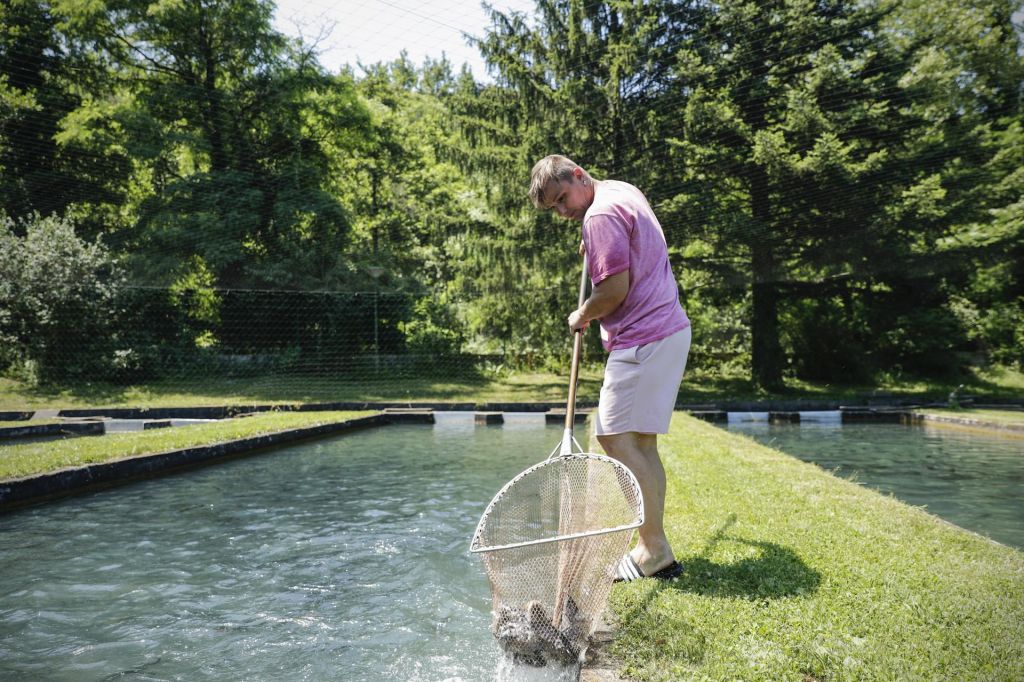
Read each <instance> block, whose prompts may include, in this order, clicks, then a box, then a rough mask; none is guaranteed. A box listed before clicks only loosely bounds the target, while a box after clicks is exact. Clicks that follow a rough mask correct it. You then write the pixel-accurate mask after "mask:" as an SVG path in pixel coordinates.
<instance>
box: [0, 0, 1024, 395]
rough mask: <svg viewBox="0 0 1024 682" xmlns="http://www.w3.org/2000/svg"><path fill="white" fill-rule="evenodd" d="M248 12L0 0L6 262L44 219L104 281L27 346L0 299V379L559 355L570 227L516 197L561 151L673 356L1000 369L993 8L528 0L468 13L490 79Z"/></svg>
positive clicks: (1011, 166) (14, 313) (1004, 278)
mask: <svg viewBox="0 0 1024 682" xmlns="http://www.w3.org/2000/svg"><path fill="white" fill-rule="evenodd" d="M273 9H274V8H273V4H272V3H270V2H268V1H267V0H211V1H209V2H203V3H196V2H158V3H152V2H149V1H148V0H115V1H114V2H106V3H98V2H92V1H86V0H56V1H54V2H42V1H38V0H11V1H10V2H6V3H3V5H2V6H0V210H5V211H6V212H7V214H8V215H10V216H12V217H13V218H14V220H13V221H9V222H8V227H7V228H6V229H7V231H8V236H7V237H5V239H7V240H8V241H7V242H5V243H9V244H14V243H15V242H14V241H11V240H14V239H21V238H23V237H25V234H26V233H25V230H26V229H27V227H26V226H27V225H29V224H31V223H34V222H39V221H37V220H35V219H29V216H30V215H32V213H33V212H39V213H40V214H42V215H49V214H51V213H56V214H58V215H65V216H67V217H68V220H70V221H72V222H73V223H74V225H75V232H76V233H77V235H78V237H77V238H78V239H80V240H84V241H83V243H91V240H92V239H93V237H94V236H95V235H103V243H104V244H107V245H108V246H109V248H110V249H111V252H112V253H116V254H117V255H118V257H122V256H123V257H124V262H125V263H126V264H127V268H128V271H129V272H130V273H131V274H130V278H131V283H132V287H131V288H119V287H118V282H119V280H116V279H115V280H110V281H109V282H106V284H108V285H109V286H110V287H111V288H112V290H113V289H117V295H116V296H115V295H114V294H113V293H111V294H110V295H109V296H107V295H105V297H101V299H100V300H104V301H107V304H108V309H107V311H108V314H107V315H106V316H104V317H105V319H111V320H113V321H114V322H113V323H111V324H113V326H109V325H108V326H105V327H102V328H99V327H97V328H96V329H95V330H94V332H95V333H94V334H93V336H91V337H90V339H91V340H89V341H88V342H86V341H81V344H85V345H81V348H82V349H85V350H82V352H81V353H79V351H77V350H74V351H72V350H70V348H71V346H66V348H67V349H69V350H63V351H59V352H58V351H56V350H53V351H52V352H51V351H47V352H48V353H50V355H49V356H47V357H48V358H49V359H47V360H45V361H40V360H39V359H38V358H40V357H43V355H44V352H43V346H42V345H40V346H39V347H38V348H35V349H34V350H32V351H31V353H29V351H28V350H27V349H28V344H29V343H30V342H29V341H28V340H25V337H24V335H22V333H21V332H20V331H18V329H20V328H18V327H17V325H15V324H14V322H11V321H10V320H14V319H15V318H16V317H17V318H18V319H22V320H27V319H30V318H31V319H36V317H38V316H36V317H33V315H35V313H32V315H29V313H28V312H26V310H28V309H29V308H33V306H35V308H38V307H39V306H36V305H35V304H31V303H27V302H24V301H15V302H14V303H12V306H13V307H12V308H11V309H10V310H7V309H0V316H4V320H5V321H4V322H2V324H3V325H6V326H3V329H4V332H3V333H4V334H6V337H5V338H6V339H8V340H10V339H15V338H16V339H18V340H17V341H16V342H15V341H9V342H8V343H6V344H5V346H4V348H5V351H6V355H5V357H4V358H2V359H0V361H2V362H3V363H4V364H6V365H10V364H11V363H13V362H21V363H22V364H25V363H35V365H33V366H36V365H38V366H39V367H41V368H42V367H43V365H47V366H48V367H49V369H46V368H42V369H40V371H41V372H43V373H51V374H50V375H51V376H57V375H59V374H60V373H61V372H63V371H64V370H62V369H60V368H59V367H57V366H56V365H55V364H54V363H57V364H59V362H60V361H58V360H57V359H56V358H57V357H58V356H61V354H62V353H67V354H65V355H63V357H64V358H65V361H66V362H67V363H68V366H67V373H70V374H78V375H81V376H85V375H86V374H87V372H85V370H84V369H82V368H84V367H85V365H84V364H82V363H84V362H86V360H87V359H89V358H92V359H96V358H101V357H102V358H110V357H113V358H114V359H113V360H112V363H113V366H112V367H107V369H105V370H103V371H107V372H113V373H114V374H116V375H117V376H118V377H119V378H120V380H122V381H126V380H129V379H132V378H135V379H139V378H147V377H148V378H152V377H154V376H162V375H165V374H169V373H182V372H193V373H195V372H199V371H204V372H207V371H209V372H212V371H220V372H226V373H228V374H244V373H255V372H257V371H262V370H265V369H266V368H269V367H273V368H275V369H289V370H290V371H295V372H299V373H304V374H306V375H309V374H311V373H314V372H318V371H325V370H326V369H327V368H356V367H357V366H359V367H360V370H359V371H370V370H367V368H366V367H364V366H362V365H359V363H360V362H362V363H365V362H366V360H365V357H364V358H362V359H359V357H357V356H365V355H367V354H369V353H374V354H376V355H388V356H396V355H399V354H403V353H404V354H413V355H417V354H419V355H423V354H426V355H430V354H446V355H452V356H457V355H458V354H459V353H461V352H465V351H467V350H468V351H472V352H480V353H486V354H492V353H504V354H506V356H507V357H506V358H505V360H504V361H503V362H502V365H503V366H505V367H512V366H520V367H534V368H550V369H560V368H561V367H562V364H563V363H564V360H565V358H566V357H567V356H568V347H569V339H568V335H567V333H566V330H565V324H564V320H565V317H566V315H567V313H568V311H569V310H571V309H572V307H574V304H575V295H576V287H577V283H578V279H577V278H578V272H579V266H580V263H579V258H578V255H577V245H578V242H579V232H578V226H577V225H575V224H570V223H566V222H563V221H559V220H556V219H553V218H552V217H551V216H550V215H548V214H545V213H542V212H537V211H534V210H533V209H532V208H531V207H529V205H528V202H527V201H526V198H525V190H526V184H527V173H528V170H529V168H530V166H531V164H532V163H533V162H534V161H535V160H536V159H537V158H539V157H541V156H543V155H546V154H548V153H551V152H562V153H566V154H568V155H569V156H571V157H573V158H575V159H576V160H577V161H579V162H580V163H582V164H583V165H585V166H586V167H587V168H589V169H591V170H593V171H594V173H595V174H596V175H597V176H598V177H599V178H603V177H610V178H617V179H623V180H626V181H629V182H632V183H634V184H636V185H638V186H639V187H640V188H641V189H642V190H643V191H644V192H645V193H646V194H647V195H648V197H649V198H650V199H651V201H652V204H653V205H654V207H655V210H656V212H657V214H658V215H659V217H660V219H661V222H662V225H663V228H664V231H665V235H666V238H667V241H668V243H669V247H670V254H671V258H672V262H673V266H674V268H675V271H676V273H677V276H678V279H679V283H680V289H681V294H682V297H683V301H684V305H685V307H686V308H687V309H688V311H689V313H690V316H691V318H692V320H693V322H694V328H695V345H694V349H693V357H692V361H691V368H692V369H694V370H698V371H701V372H711V373H714V372H719V373H720V374H722V375H728V376H733V375H735V374H736V372H737V371H738V370H739V369H741V368H742V369H743V370H744V371H745V372H746V373H748V374H749V375H750V377H751V379H753V380H755V381H756V382H757V383H758V384H760V385H761V386H762V387H768V388H772V389H778V388H781V382H782V379H783V377H785V378H786V379H788V380H790V381H803V380H810V379H815V380H821V381H828V380H835V381H851V380H868V379H869V378H870V377H872V376H873V375H874V376H878V375H879V374H886V375H889V376H904V375H905V376H912V375H914V374H915V373H916V374H922V373H924V374H932V373H946V372H954V373H955V372H956V371H957V370H958V369H959V368H960V367H961V365H963V364H964V363H965V362H969V363H979V362H980V363H982V364H984V363H985V362H993V361H994V362H999V363H1003V364H1006V365H1009V366H1018V367H1019V366H1020V364H1021V363H1022V362H1024V357H1022V353H1024V323H1022V322H1021V320H1022V319H1024V314H1022V312H1024V310H1022V308H1024V269H1022V268H1024V265H1022V264H1024V251H1022V249H1024V246H1022V245H1024V219H1022V216H1024V204H1022V201H1024V172H1022V170H1021V169H1022V168H1024V127H1022V124H1021V120H1022V116H1021V111H1022V100H1021V91H1020V83H1021V82H1022V81H1024V58H1022V55H1021V54H1020V52H1019V39H1018V35H1017V34H1016V33H1015V31H1014V28H1013V26H1012V25H1011V22H1010V9H1011V8H1010V7H1009V6H1008V5H1006V3H1004V2H1002V0H975V1H972V2H969V3H966V4H965V3H960V4H956V5H951V4H949V3H946V4H942V3H939V4H935V3H933V2H926V1H925V0H898V1H896V2H888V1H883V0H877V1H875V0H872V1H870V2H864V3H856V2H849V1H847V0H842V1H840V2H832V3H811V2H806V1H804V0H771V1H770V2H750V1H749V0H727V1H725V2H721V3H717V4H707V3H689V4H686V3H683V4H680V3H675V2H668V1H662V0H658V1H655V2H644V3H632V2H620V1H618V0H614V1H611V2H582V1H581V0H539V1H538V2H537V4H536V9H535V11H534V12H532V13H530V14H509V15H505V14H503V13H501V12H499V11H492V12H491V26H490V28H489V30H488V32H487V34H486V35H484V36H482V38H481V39H480V41H479V45H478V46H479V48H480V49H481V51H482V53H483V54H484V56H485V57H486V59H487V60H488V63H489V64H490V66H491V73H492V75H493V77H494V80H493V82H489V83H478V82H475V81H474V80H473V78H472V76H471V74H469V73H468V72H466V71H463V72H462V73H455V72H454V71H453V69H452V66H451V64H450V63H449V62H448V61H447V60H446V59H443V58H442V59H440V60H427V61H426V62H425V63H424V64H423V65H419V66H418V65H415V64H412V63H411V62H410V61H409V59H408V58H407V57H406V56H405V55H403V56H401V57H400V58H399V59H397V60H395V61H393V62H390V63H382V64H373V65H369V66H362V65H361V66H360V69H361V74H360V75H357V74H356V73H355V71H354V70H352V69H343V70H342V72H341V73H339V74H334V75H332V74H327V73H325V71H324V69H323V68H322V67H321V66H320V65H319V64H318V63H317V59H316V53H315V46H311V45H304V44H301V43H299V42H296V41H290V40H288V39H286V38H285V37H284V36H283V35H281V34H279V33H277V32H276V31H275V30H273V28H272V25H271V18H272V15H273ZM12 248H13V247H12ZM19 248H21V247H19ZM4 258H5V259H6V260H5V262H13V260H12V258H13V257H8V256H7V255H5V256H4ZM110 258H113V257H112V256H110ZM101 280H102V278H101V279H100V280H96V281H95V282H94V285H93V286H101V285H102V284H103V282H102V281H101ZM149 287H153V288H152V289H151V288H149ZM8 295H9V296H13V298H14V299H16V298H17V296H14V295H12V294H8ZM12 300H13V299H12ZM33 309H34V308H33ZM267 320H270V321H273V322H272V324H264V323H263V322H264V321H267ZM19 324H20V323H19ZM105 324H106V323H105ZM76 333H77V330H69V332H68V335H66V336H65V337H61V338H63V339H65V341H66V342H67V343H68V344H79V341H78V340H77V339H79V338H80V336H81V335H79V336H76ZM100 337H103V338H105V341H104V342H103V343H105V344H106V346H105V348H106V349H105V350H102V352H99V351H97V352H96V353H92V352H91V351H89V352H86V350H88V349H93V348H99V347H100V346H101V345H103V344H102V343H101V342H100V340H99V339H100ZM39 343H40V344H42V341H40V342H39ZM48 343H52V341H51V342H48ZM76 347H77V346H76ZM587 352H588V357H589V358H590V359H598V358H600V357H601V352H602V351H601V349H600V346H599V343H598V340H597V337H596V335H590V336H589V338H588V341H587ZM76 353H77V355H75V359H73V361H72V360H70V358H71V357H72V354H76ZM377 360H378V361H379V357H378V358H377ZM90 361H92V360H90ZM97 361H98V360H97ZM40 362H42V363H43V364H42V365H39V364H38V363H40ZM104 362H105V361H104ZM200 368H201V369H200ZM378 370H379V362H375V363H374V366H373V370H372V371H374V372H377V371H378ZM97 371H99V370H98V369H97ZM346 371H347V370H346Z"/></svg>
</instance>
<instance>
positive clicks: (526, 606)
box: [470, 441, 643, 666]
mask: <svg viewBox="0 0 1024 682" xmlns="http://www.w3.org/2000/svg"><path fill="white" fill-rule="evenodd" d="M574 442H575V441H574ZM577 447H578V444H577ZM563 452H564V448H563ZM642 523H643V499H642V495H641V493H640V486H639V484H638V483H637V480H636V478H635V477H634V476H633V473H632V472H631V471H630V470H629V469H627V468H626V467H625V466H623V465H622V464H620V463H619V462H616V461H615V460H613V459H610V458H608V457H605V456H603V455H596V454H590V453H584V452H571V453H569V454H559V455H558V456H555V455H554V453H552V456H551V457H549V458H548V459H547V460H546V461H544V462H541V463H540V464H537V465H535V466H533V467H531V468H529V469H527V470H526V471H524V472H522V473H521V474H519V475H518V476H516V477H515V478H513V479H512V480H511V481H509V482H508V483H507V484H506V485H505V487H504V488H502V489H501V490H500V491H499V492H498V494H497V495H496V496H495V497H494V499H493V500H492V501H491V503H490V504H489V505H488V506H487V509H486V510H485V511H484V514H483V516H482V517H481V519H480V523H479V524H478V525H477V529H476V533H475V534H474V536H473V540H472V543H471V545H470V551H472V552H477V553H480V554H481V556H482V558H483V564H484V568H485V570H486V572H487V577H488V579H489V580H490V584H491V594H492V597H493V609H492V621H491V631H492V632H493V634H494V636H495V638H496V639H497V641H498V643H499V644H500V645H501V647H502V648H503V649H504V650H505V651H506V653H508V654H510V655H511V656H512V657H513V659H514V660H515V661H516V662H517V663H525V664H529V665H535V666H545V665H548V664H552V663H554V664H559V665H568V664H573V663H577V662H579V661H580V660H582V657H583V654H584V652H585V651H586V646H587V640H588V639H589V637H590V635H591V633H592V632H593V630H594V627H595V626H596V623H597V619H598V617H599V615H600V613H601V611H603V610H604V607H605V603H606V601H607V599H608V593H609V591H610V590H611V586H612V581H613V579H614V570H615V564H616V563H617V562H618V560H619V559H620V558H622V555H623V554H624V553H625V552H626V551H627V550H628V548H629V543H630V540H631V538H632V534H633V530H634V529H635V528H637V527H639V526H640V525H641V524H642Z"/></svg>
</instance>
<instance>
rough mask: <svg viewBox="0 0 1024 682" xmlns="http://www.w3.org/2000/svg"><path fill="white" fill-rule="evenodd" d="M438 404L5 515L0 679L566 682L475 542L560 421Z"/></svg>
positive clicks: (552, 441)
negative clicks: (539, 649) (532, 648)
mask: <svg viewBox="0 0 1024 682" xmlns="http://www.w3.org/2000/svg"><path fill="white" fill-rule="evenodd" d="M439 417H440V419H439V423H438V424H437V425H435V426H434V427H433V428H430V427H424V426H390V427H387V428H379V429H373V430H366V431H360V432H356V433H353V434H348V435H344V436H340V437H337V438H333V439H330V440H320V441H315V442H311V443H306V444H302V445H298V446H295V447H290V448H285V449H280V450H277V451H275V452H273V453H267V454H263V455H257V456H253V457H249V458H246V459H240V460H235V461H232V462H229V463H225V464H220V465H217V466H213V467H209V468H205V469H201V470H196V471H193V472H188V473H185V474H181V475H177V476H171V477H166V478H162V479H157V480H152V481H146V482H143V483H139V484H135V485H131V486H126V487H123V488H119V489H115V490H109V491H105V492H102V493H98V494H94V495H90V496H84V497H78V498H74V499H70V500H66V501H63V502H60V503H55V504H50V505H46V506H39V507H34V508H30V509H26V510H23V511H21V512H18V513H15V514H11V515H7V516H3V517H0V547H2V550H0V679H4V680H39V679H46V680H58V681H59V680H74V681H75V682H80V681H83V680H109V679H114V678H118V679H120V678H127V679H137V680H247V681H254V680H277V679H286V680H346V681H349V680H437V681H440V680H451V681H455V680H473V681H477V680H491V679H495V678H496V677H497V678H501V679H506V680H511V679H517V680H518V679H558V677H559V675H558V674H557V671H555V672H551V671H549V672H545V673H543V674H540V673H536V672H534V671H522V670H514V669H512V668H510V667H509V666H508V664H507V663H506V662H504V661H503V660H502V657H501V654H500V652H499V650H498V647H497V644H496V643H495V642H494V638H493V637H492V635H491V633H490V629H489V626H490V606H491V605H490V592H489V588H488V585H487V581H486V579H485V578H484V576H483V572H482V570H481V568H480V566H479V561H478V559H477V558H476V557H474V556H471V555H470V554H468V552H467V549H468V545H469V539H470V536H471V535H472V532H473V530H474V528H475V527H476V522H477V520H478V519H479V515H480V513H481V512H482V511H483V509H484V507H485V506H486V504H487V502H488V501H489V500H490V499H491V497H492V496H493V495H494V493H496V492H497V490H498V489H499V488H500V487H501V485H503V484H504V483H505V482H506V481H507V480H508V479H510V478H511V477H512V476H513V475H515V474H516V473H518V472H519V471H521V470H522V469H524V468H526V467H527V466H529V465H531V464H534V463H535V462H537V461H540V460H541V459H544V458H545V457H546V456H547V455H548V453H549V452H550V451H551V449H552V448H554V447H555V446H556V445H557V443H558V440H559V437H560V435H561V429H560V428H558V427H554V426H552V427H545V426H544V425H543V416H542V415H530V416H527V415H522V416H513V417H512V418H510V419H509V420H508V421H507V423H506V424H505V425H504V426H502V427H496V426H491V427H474V425H473V422H472V415H439Z"/></svg>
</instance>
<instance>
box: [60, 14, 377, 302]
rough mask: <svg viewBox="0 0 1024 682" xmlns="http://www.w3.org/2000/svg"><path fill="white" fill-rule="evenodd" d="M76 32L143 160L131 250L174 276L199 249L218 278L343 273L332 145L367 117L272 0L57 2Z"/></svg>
mask: <svg viewBox="0 0 1024 682" xmlns="http://www.w3.org/2000/svg"><path fill="white" fill-rule="evenodd" d="M59 6H60V9H61V11H62V12H63V13H64V17H65V23H66V25H67V27H68V30H69V31H71V32H72V34H73V35H75V36H76V37H77V38H78V39H79V40H80V41H83V42H85V43H87V44H88V45H89V46H91V49H93V50H94V51H95V52H96V53H97V54H99V55H102V57H103V59H104V60H106V62H108V63H109V65H110V70H111V73H112V74H113V76H114V77H115V81H116V85H115V86H114V87H112V88H111V90H110V96H111V98H113V99H115V100H116V99H118V98H120V100H121V101H122V102H126V103H125V104H123V105H122V106H113V107H111V109H110V116H103V115H100V114H88V115H86V114H82V115H80V116H79V117H78V118H79V120H78V121H77V122H76V123H77V125H76V126H75V127H74V128H73V130H74V132H73V133H70V134H69V137H76V138H77V139H82V140H84V139H88V138H89V137H90V136H91V135H92V134H93V131H94V129H95V128H96V127H99V126H102V125H103V124H104V123H106V122H107V121H108V120H110V118H113V119H115V120H116V121H117V122H118V124H119V126H118V127H119V129H120V130H122V131H123V136H122V137H123V144H124V145H125V146H127V147H128V148H129V149H130V150H131V152H132V156H133V157H134V158H135V159H136V160H137V162H140V163H141V164H142V172H141V174H140V178H141V181H142V182H143V183H144V184H145V187H144V188H143V189H142V190H141V191H140V192H138V195H139V196H140V197H141V199H140V200H139V201H138V216H139V220H138V225H137V229H136V230H135V232H134V234H131V235H128V236H127V238H126V239H125V247H126V248H129V249H130V250H132V251H135V252H141V253H143V254H145V256H144V258H142V264H141V266H140V268H139V272H140V273H145V276H146V277H147V278H149V279H151V280H155V281H158V282H166V281H167V279H168V278H169V277H170V276H171V273H172V272H174V269H175V266H176V264H177V263H178V262H179V261H180V260H182V259H186V258H190V257H192V256H199V257H201V258H202V259H203V261H204V262H205V263H206V264H207V265H208V266H209V267H210V268H211V269H212V271H213V272H214V274H215V276H216V280H217V283H218V285H219V286H229V287H232V286H233V287H237V286H250V287H264V286H274V287H285V288H289V287H302V286H312V287H317V286H320V287H324V286H330V283H331V282H332V281H336V280H337V279H338V278H339V277H341V276H342V275H343V271H344V269H345V268H344V263H343V260H342V258H341V256H342V248H343V246H344V243H345V239H346V238H347V234H348V230H349V226H350V224H349V217H348V215H347V214H346V212H345V210H344V208H343V207H342V205H341V203H340V202H339V201H338V200H337V198H336V197H335V196H333V194H332V193H331V192H330V191H329V185H330V180H331V178H330V158H329V154H328V151H327V147H328V144H333V145H344V144H345V143H346V140H348V141H350V142H351V141H352V140H353V139H357V138H359V137H360V136H361V135H362V134H363V131H364V130H365V126H366V124H367V121H368V117H367V113H366V111H365V109H364V108H363V107H362V106H361V105H360V103H359V102H358V100H357V98H356V96H355V91H354V87H353V84H352V82H351V79H349V78H346V77H344V76H339V77H336V78H332V77H330V76H328V75H326V74H325V73H324V72H323V70H322V69H321V68H320V66H319V65H318V64H317V62H316V60H315V58H314V56H313V51H312V48H310V47H303V46H297V45H293V44H291V43H289V42H288V41H287V40H286V39H285V38H284V37H283V36H281V35H280V34H278V33H276V32H274V31H273V30H272V29H271V28H270V19H271V15H272V11H273V5H272V3H270V2H266V1H264V0H209V1H206V2H188V3H160V4H156V5H153V4H151V3H149V2H145V1H142V0H119V1H118V2H112V3H102V4H96V3H85V2H78V1H77V0H64V1H63V2H62V3H60V5H59Z"/></svg>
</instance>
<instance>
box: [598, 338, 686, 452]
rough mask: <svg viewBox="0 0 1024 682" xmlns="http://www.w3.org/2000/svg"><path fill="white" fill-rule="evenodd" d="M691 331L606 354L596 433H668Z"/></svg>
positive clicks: (684, 365)
mask: <svg viewBox="0 0 1024 682" xmlns="http://www.w3.org/2000/svg"><path fill="white" fill-rule="evenodd" d="M691 336H692V331H691V330H690V327H687V328H686V329H680V330H679V331H677V332H676V333H675V334H672V335H671V336H666V337H665V338H664V339H659V340H657V341H652V342H651V343H645V344H643V345H641V346H633V347H632V348H621V349H619V350H613V351H612V352H611V353H609V354H608V363H607V364H606V365H605V368H604V383H603V384H602V385H601V399H600V401H599V402H598V403H597V419H596V420H595V422H594V428H595V433H596V434H597V435H598V436H608V435H612V434H616V433H630V432H634V431H635V432H637V433H668V425H669V422H670V421H671V420H672V410H673V409H674V408H675V406H676V396H677V395H678V393H679V383H680V382H681V381H682V380H683V372H684V371H685V370H686V357H687V355H689V353H690V338H691Z"/></svg>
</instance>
